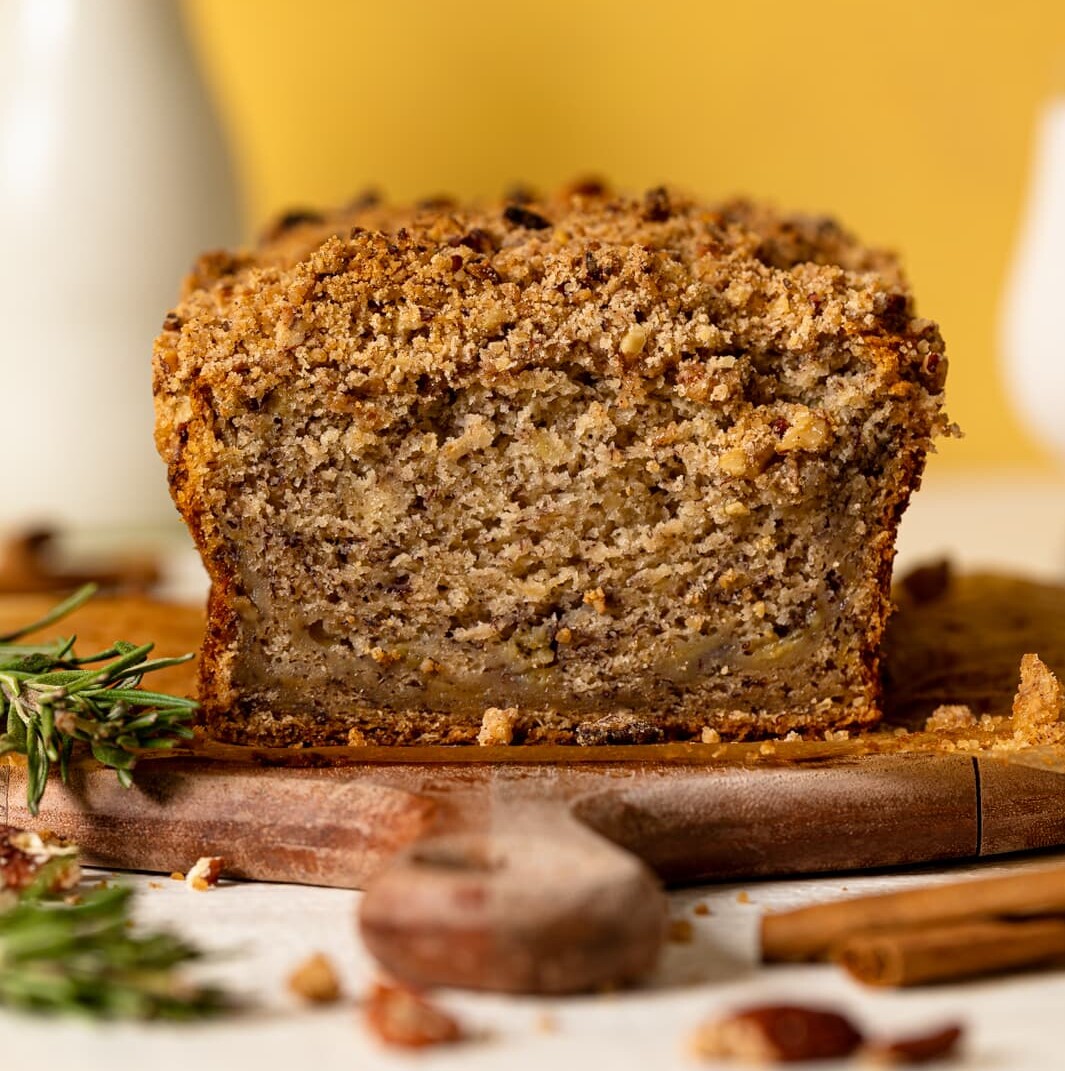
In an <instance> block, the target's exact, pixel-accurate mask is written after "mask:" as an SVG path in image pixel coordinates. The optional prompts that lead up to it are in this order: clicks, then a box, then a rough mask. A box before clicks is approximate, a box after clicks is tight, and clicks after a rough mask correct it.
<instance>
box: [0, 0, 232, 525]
mask: <svg viewBox="0 0 1065 1071" xmlns="http://www.w3.org/2000/svg"><path fill="white" fill-rule="evenodd" d="M239 232H240V228H239V216H238V208H237V196H236V189H235V184H234V180H233V174H232V168H231V166H230V162H229V156H228V153H227V151H226V147H225V144H224V141H223V138H222V134H221V129H220V127H219V124H218V121H217V119H216V116H215V113H214V110H213V108H212V105H211V102H210V100H209V99H208V96H207V94H206V91H205V89H204V86H203V83H202V80H201V78H200V75H199V71H198V69H197V65H196V62H195V57H194V55H193V52H192V48H191V46H190V42H189V39H188V36H187V33H186V30H185V27H184V24H183V21H182V15H181V10H180V4H179V3H178V2H177V0H3V2H2V3H0V236H2V246H0V325H2V326H0V383H2V393H0V503H2V505H0V511H2V515H0V524H2V525H4V526H5V527H8V526H10V525H12V524H20V523H26V522H31V521H40V522H54V523H58V524H60V525H62V526H63V527H65V528H68V529H69V528H75V529H96V530H104V529H107V530H114V531H120V530H122V529H126V530H129V529H130V528H131V527H138V528H143V527H158V526H160V525H165V524H167V523H168V522H170V521H171V520H172V519H173V518H174V517H175V514H174V512H173V509H172V507H171V505H170V500H169V498H168V495H167V491H166V477H165V470H164V468H163V466H162V464H161V462H160V461H159V459H158V457H157V456H156V454H155V451H154V447H153V444H152V404H151V390H150V376H151V368H150V365H151V344H152V339H153V337H154V336H155V334H156V333H157V331H158V329H159V325H160V323H161V322H162V318H163V316H164V314H165V313H166V311H167V309H168V308H169V307H170V306H171V305H172V304H173V302H174V300H175V298H176V295H177V291H178V286H179V283H180V280H181V277H182V275H183V274H184V273H185V272H186V271H187V270H188V267H189V265H190V264H191V262H192V260H193V258H194V257H195V255H196V254H197V253H198V252H200V251H201V250H203V249H207V248H211V247H217V246H220V245H228V244H232V243H234V242H235V241H237V240H238V239H239Z"/></svg>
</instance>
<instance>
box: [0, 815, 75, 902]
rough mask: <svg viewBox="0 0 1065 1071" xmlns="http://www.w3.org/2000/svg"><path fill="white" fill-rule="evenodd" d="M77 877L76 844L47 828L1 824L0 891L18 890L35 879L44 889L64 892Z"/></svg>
mask: <svg viewBox="0 0 1065 1071" xmlns="http://www.w3.org/2000/svg"><path fill="white" fill-rule="evenodd" d="M80 879H81V866H80V865H79V863H78V847H77V845H76V844H71V843H70V842H68V841H65V840H63V839H62V838H60V837H57V836H56V835H55V834H54V833H51V832H49V831H48V830H41V831H39V832H36V831H34V830H30V829H18V828H17V827H15V826H7V825H0V892H2V891H10V892H14V893H20V892H22V891H23V890H25V889H28V888H29V887H30V886H31V885H33V884H34V883H35V882H38V881H39V882H41V884H42V886H43V890H42V891H44V892H48V893H59V892H66V891H68V890H70V889H73V888H74V886H76V885H77V884H78V881H79V880H80Z"/></svg>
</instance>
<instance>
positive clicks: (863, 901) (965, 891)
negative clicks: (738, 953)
mask: <svg viewBox="0 0 1065 1071" xmlns="http://www.w3.org/2000/svg"><path fill="white" fill-rule="evenodd" d="M1038 915H1062V916H1065V867H1054V868H1053V869H1048V870H1040V871H1035V872H1029V873H1025V874H1017V875H1010V876H1008V877H1002V878H988V879H985V880H978V881H960V882H953V883H951V884H950V885H940V886H933V887H930V888H923V889H910V890H907V891H906V892H898V893H887V894H885V895H880V896H863V897H858V898H856V899H851V900H837V901H835V902H833V903H830V904H818V905H816V906H814V907H804V908H799V909H798V910H796V911H787V912H782V913H780V914H774V915H766V916H765V917H764V918H763V919H762V960H763V961H764V962H765V963H787V962H801V961H803V960H813V959H823V958H825V957H826V956H827V955H828V953H829V951H830V950H831V949H832V948H833V947H836V946H838V945H839V944H840V943H841V942H843V941H844V940H845V939H847V938H848V937H851V936H852V935H854V934H858V933H862V934H870V933H875V932H877V931H884V930H900V929H913V928H917V927H927V926H929V925H933V924H935V925H939V924H948V923H958V922H965V921H975V920H978V919H994V918H1009V917H1017V918H1026V917H1032V916H1038Z"/></svg>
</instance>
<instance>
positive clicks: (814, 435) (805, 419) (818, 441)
mask: <svg viewBox="0 0 1065 1071" xmlns="http://www.w3.org/2000/svg"><path fill="white" fill-rule="evenodd" d="M831 440H832V429H831V428H830V427H829V423H828V421H827V420H826V419H825V418H824V417H823V416H821V415H820V414H819V413H815V412H814V411H813V410H812V409H804V410H803V411H802V412H800V413H799V414H798V415H795V416H792V418H791V420H790V421H789V424H788V428H787V429H786V430H785V432H784V433H783V435H781V437H780V442H779V443H778V444H777V451H778V452H779V453H782V454H787V453H791V452H792V451H793V450H805V451H809V452H810V453H816V452H818V451H821V450H824V449H825V447H826V446H828V444H829V443H830V442H831Z"/></svg>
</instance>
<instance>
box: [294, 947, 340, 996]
mask: <svg viewBox="0 0 1065 1071" xmlns="http://www.w3.org/2000/svg"><path fill="white" fill-rule="evenodd" d="M288 988H289V989H290V990H291V992H293V993H295V994H296V996H297V997H300V998H301V999H302V1000H306V1001H308V1002H309V1003H311V1004H333V1003H334V1002H336V1001H337V1000H339V999H340V978H339V977H338V976H337V972H336V968H334V966H333V963H332V961H331V960H330V959H329V957H328V956H326V955H323V954H322V953H321V952H315V953H314V955H313V956H309V957H308V958H307V959H305V960H304V961H303V962H302V963H301V964H300V965H299V966H298V967H297V968H296V969H295V970H294V971H293V972H292V974H290V975H289V978H288Z"/></svg>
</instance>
